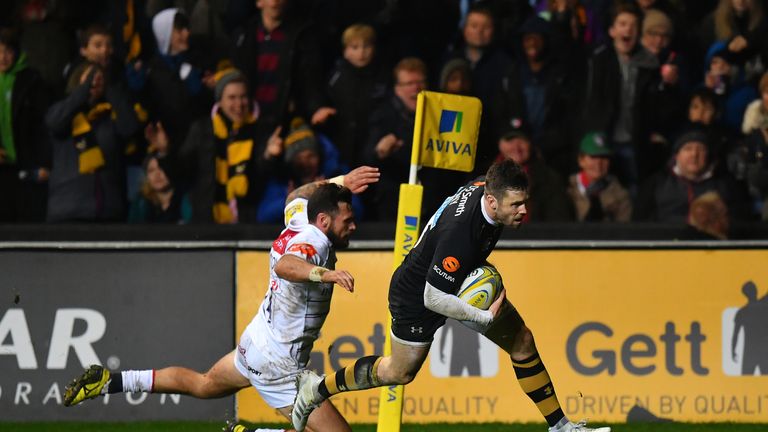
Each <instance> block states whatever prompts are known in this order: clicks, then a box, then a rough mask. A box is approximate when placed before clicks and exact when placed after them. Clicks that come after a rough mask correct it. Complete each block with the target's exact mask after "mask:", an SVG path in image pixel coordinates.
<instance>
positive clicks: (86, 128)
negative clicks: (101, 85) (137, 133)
mask: <svg viewBox="0 0 768 432" xmlns="http://www.w3.org/2000/svg"><path fill="white" fill-rule="evenodd" d="M105 115H111V116H112V119H113V120H114V119H115V113H114V112H113V111H112V105H111V104H109V103H107V102H103V103H100V104H97V105H96V106H94V107H93V108H91V109H90V111H88V112H87V113H86V112H79V113H77V114H76V115H75V117H74V118H73V119H72V139H73V141H74V143H75V148H76V149H77V151H78V153H79V159H78V170H79V172H80V174H93V173H95V172H96V171H97V170H98V169H99V168H101V167H103V166H104V153H102V151H101V149H100V148H99V144H98V143H97V142H96V140H95V139H94V137H93V128H92V127H91V123H92V122H93V121H95V120H98V119H99V118H101V117H102V116H105Z"/></svg>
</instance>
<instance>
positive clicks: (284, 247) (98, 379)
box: [64, 167, 379, 432]
mask: <svg viewBox="0 0 768 432" xmlns="http://www.w3.org/2000/svg"><path fill="white" fill-rule="evenodd" d="M378 179H379V172H378V169H377V168H371V167H359V168H356V169H354V170H352V171H350V172H349V173H348V174H347V175H345V176H343V177H337V178H335V179H332V180H331V181H330V182H326V181H320V182H315V183H311V184H307V185H304V186H302V187H300V188H298V189H296V190H295V191H293V192H292V193H291V194H289V196H288V198H287V199H286V207H285V222H286V228H285V229H284V230H283V231H282V232H281V233H280V236H279V237H278V238H277V239H276V240H275V241H274V242H273V244H272V249H271V250H270V283H269V287H268V288H267V293H266V296H265V298H264V301H263V302H262V304H261V306H259V310H258V312H257V314H256V316H255V317H254V318H253V320H252V321H251V323H250V324H249V325H248V327H247V328H246V329H245V331H244V332H243V334H242V335H241V337H240V342H239V343H238V346H237V348H236V349H235V350H233V351H232V352H230V353H228V354H227V355H225V356H224V357H222V358H221V359H220V360H219V361H218V362H216V364H214V365H213V366H212V367H211V368H210V369H209V370H208V371H207V372H205V373H199V372H196V371H193V370H191V369H187V368H184V367H177V366H173V367H168V368H163V369H156V370H155V369H149V370H125V371H121V372H119V373H117V372H110V371H109V370H107V369H106V368H105V367H103V366H100V365H93V366H91V367H90V368H88V369H87V370H86V371H85V373H84V374H83V375H82V376H80V377H79V378H77V379H75V380H74V381H72V383H70V384H69V385H68V386H67V388H66V391H65V394H64V405H66V406H72V405H76V404H78V403H80V402H82V401H84V400H86V399H91V398H95V397H97V396H100V395H104V394H108V393H126V392H151V393H173V394H186V395H190V396H194V397H196V398H201V399H208V398H219V397H224V396H229V395H231V394H234V393H236V392H237V391H239V390H241V389H243V388H246V387H249V386H253V387H254V388H256V390H257V391H258V392H259V394H260V395H261V397H262V398H263V399H264V401H265V402H266V403H267V404H269V405H270V406H271V407H273V408H275V409H277V410H278V411H280V412H281V413H282V414H283V415H285V416H286V417H287V418H290V413H291V409H292V405H293V401H294V399H295V397H296V381H297V378H298V376H299V374H300V373H301V371H303V370H304V369H305V368H306V365H307V362H308V361H309V354H310V352H311V351H312V345H313V343H314V342H315V340H316V339H317V338H318V336H319V333H320V328H321V327H322V325H323V322H324V321H325V318H326V317H327V315H328V312H329V309H330V302H331V295H332V294H333V285H334V284H337V285H339V286H341V287H342V288H344V289H345V290H347V291H350V292H352V291H353V290H354V279H353V277H352V275H351V274H350V273H349V272H347V271H345V270H336V269H335V264H336V254H335V250H336V249H341V248H344V247H346V246H347V245H348V244H349V237H350V235H351V234H352V232H354V231H355V221H354V215H353V213H352V204H351V193H360V192H363V191H364V190H366V189H367V188H368V186H369V185H370V184H372V183H375V182H376V181H378ZM340 184H343V185H344V186H345V187H342V186H340ZM307 426H308V428H309V429H310V430H312V431H317V432H319V431H350V430H351V429H350V427H349V425H348V424H347V422H346V420H345V419H344V417H342V415H341V414H340V413H339V412H338V410H336V408H335V407H334V406H333V405H332V404H331V403H329V402H327V401H326V403H323V404H321V405H320V406H319V407H318V408H317V409H316V410H315V412H313V413H312V415H311V416H310V417H309V420H308V423H307ZM229 430H231V431H234V432H243V431H246V430H247V429H245V428H244V427H243V426H241V425H237V424H231V425H229ZM257 431H266V430H265V429H264V430H262V429H257Z"/></svg>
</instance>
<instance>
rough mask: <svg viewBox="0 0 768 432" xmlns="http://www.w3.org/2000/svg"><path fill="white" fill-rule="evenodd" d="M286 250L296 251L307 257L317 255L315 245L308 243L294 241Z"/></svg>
mask: <svg viewBox="0 0 768 432" xmlns="http://www.w3.org/2000/svg"><path fill="white" fill-rule="evenodd" d="M288 252H298V253H300V254H302V255H306V257H307V258H312V257H313V256H315V255H317V250H315V247H314V246H312V245H311V244H309V243H296V244H295V245H292V246H291V247H290V248H288Z"/></svg>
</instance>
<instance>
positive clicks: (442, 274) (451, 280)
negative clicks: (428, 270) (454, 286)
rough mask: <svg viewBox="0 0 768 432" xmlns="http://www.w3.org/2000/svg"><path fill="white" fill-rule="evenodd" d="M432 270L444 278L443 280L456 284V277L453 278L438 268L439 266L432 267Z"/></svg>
mask: <svg viewBox="0 0 768 432" xmlns="http://www.w3.org/2000/svg"><path fill="white" fill-rule="evenodd" d="M432 270H434V271H435V273H437V274H439V275H440V276H442V277H443V279H445V280H447V281H449V282H456V278H455V277H453V276H451V275H449V274H448V273H446V272H445V271H443V269H441V268H440V267H438V266H437V264H435V265H433V266H432Z"/></svg>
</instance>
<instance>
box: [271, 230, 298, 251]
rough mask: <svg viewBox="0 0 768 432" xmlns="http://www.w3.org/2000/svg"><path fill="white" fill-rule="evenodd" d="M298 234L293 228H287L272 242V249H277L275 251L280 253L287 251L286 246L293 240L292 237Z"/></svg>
mask: <svg viewBox="0 0 768 432" xmlns="http://www.w3.org/2000/svg"><path fill="white" fill-rule="evenodd" d="M296 234H298V231H293V230H285V231H283V232H282V233H281V234H280V237H278V238H277V239H275V241H274V242H272V249H274V250H275V252H277V253H279V254H280V255H282V254H284V253H285V247H286V246H288V242H289V241H291V239H292V238H293V237H294V236H296Z"/></svg>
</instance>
